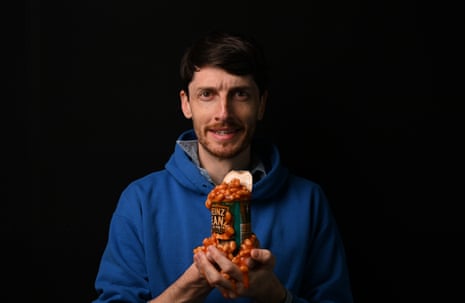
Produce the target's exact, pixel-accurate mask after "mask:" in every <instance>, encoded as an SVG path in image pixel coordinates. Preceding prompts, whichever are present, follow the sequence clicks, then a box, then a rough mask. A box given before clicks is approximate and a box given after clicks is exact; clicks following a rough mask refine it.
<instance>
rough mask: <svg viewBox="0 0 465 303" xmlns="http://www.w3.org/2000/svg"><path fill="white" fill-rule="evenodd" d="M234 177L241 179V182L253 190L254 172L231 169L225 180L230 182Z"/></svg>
mask: <svg viewBox="0 0 465 303" xmlns="http://www.w3.org/2000/svg"><path fill="white" fill-rule="evenodd" d="M232 179H239V180H240V182H241V184H242V185H244V186H245V187H247V189H248V190H249V191H250V192H252V185H253V180H252V174H251V173H250V172H249V171H248V170H231V171H230V172H229V173H227V174H226V176H224V179H223V182H226V183H229V182H230V181H231V180H232Z"/></svg>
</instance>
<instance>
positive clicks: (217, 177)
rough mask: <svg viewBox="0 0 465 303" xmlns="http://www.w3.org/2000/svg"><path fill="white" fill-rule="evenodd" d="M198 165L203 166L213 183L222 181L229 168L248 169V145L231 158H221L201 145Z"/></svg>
mask: <svg viewBox="0 0 465 303" xmlns="http://www.w3.org/2000/svg"><path fill="white" fill-rule="evenodd" d="M198 152H199V154H198V155H199V161H200V166H201V167H202V168H204V169H205V170H206V171H207V172H208V175H209V176H210V177H211V179H212V180H213V182H214V183H215V184H220V183H221V182H223V178H224V176H226V174H227V173H229V172H230V171H231V170H233V169H236V170H242V169H248V168H249V165H250V147H249V148H247V149H246V150H244V151H242V152H241V153H240V154H239V155H237V156H236V157H234V158H232V159H222V158H218V157H215V156H213V155H211V154H210V153H208V152H206V151H205V150H204V149H203V148H202V147H201V146H199V149H198Z"/></svg>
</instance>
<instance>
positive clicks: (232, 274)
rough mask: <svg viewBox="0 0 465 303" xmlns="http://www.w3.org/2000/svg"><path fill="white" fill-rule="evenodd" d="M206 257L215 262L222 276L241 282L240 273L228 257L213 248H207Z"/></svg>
mask: <svg viewBox="0 0 465 303" xmlns="http://www.w3.org/2000/svg"><path fill="white" fill-rule="evenodd" d="M207 250H208V251H207V257H208V258H209V259H211V260H213V262H215V263H216V264H217V265H218V267H219V269H220V271H221V272H222V273H223V274H227V276H228V278H232V279H234V280H236V281H242V277H243V275H242V272H241V270H240V269H239V267H238V266H237V265H235V264H234V263H233V262H232V261H231V260H230V259H229V258H228V257H226V256H225V255H224V254H223V253H222V252H221V251H220V250H218V249H217V248H216V247H214V246H209V247H208V248H207Z"/></svg>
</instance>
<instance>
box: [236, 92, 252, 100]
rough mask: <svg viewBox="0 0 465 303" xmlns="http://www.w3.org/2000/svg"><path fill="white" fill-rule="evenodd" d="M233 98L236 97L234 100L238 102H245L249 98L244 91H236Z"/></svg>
mask: <svg viewBox="0 0 465 303" xmlns="http://www.w3.org/2000/svg"><path fill="white" fill-rule="evenodd" d="M235 96H236V98H237V99H239V100H246V99H248V98H249V93H248V92H246V91H237V92H236V93H235Z"/></svg>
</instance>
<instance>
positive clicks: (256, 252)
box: [250, 248, 275, 267]
mask: <svg viewBox="0 0 465 303" xmlns="http://www.w3.org/2000/svg"><path fill="white" fill-rule="evenodd" d="M250 257H251V258H252V261H255V262H258V263H261V264H262V265H265V266H271V267H273V266H274V264H275V256H274V255H273V254H272V253H271V251H270V250H268V249H260V248H254V249H252V251H251V252H250ZM251 265H252V266H253V265H254V264H253V262H252V264H251Z"/></svg>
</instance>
